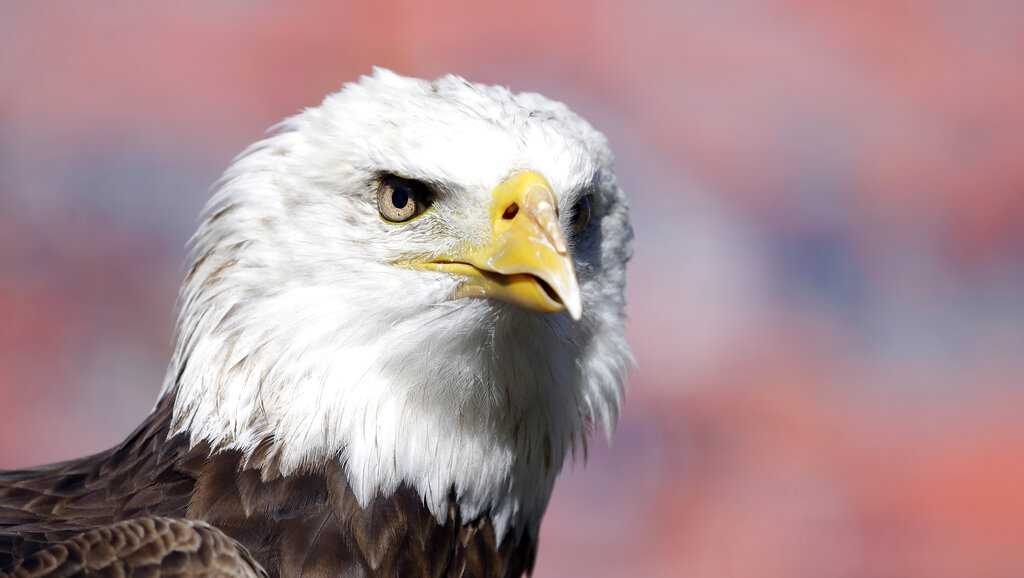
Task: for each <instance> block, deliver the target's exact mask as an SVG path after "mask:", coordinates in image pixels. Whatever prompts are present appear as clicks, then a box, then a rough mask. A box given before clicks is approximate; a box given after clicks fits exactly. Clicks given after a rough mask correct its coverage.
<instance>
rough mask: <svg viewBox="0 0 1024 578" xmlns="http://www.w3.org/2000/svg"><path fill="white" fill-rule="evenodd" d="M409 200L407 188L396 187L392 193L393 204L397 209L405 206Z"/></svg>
mask: <svg viewBox="0 0 1024 578" xmlns="http://www.w3.org/2000/svg"><path fill="white" fill-rule="evenodd" d="M408 202H409V191H407V190H405V189H395V190H394V191H393V192H392V193H391V204H392V205H394V206H395V208H396V209H402V208H405V205H406V204H407V203H408Z"/></svg>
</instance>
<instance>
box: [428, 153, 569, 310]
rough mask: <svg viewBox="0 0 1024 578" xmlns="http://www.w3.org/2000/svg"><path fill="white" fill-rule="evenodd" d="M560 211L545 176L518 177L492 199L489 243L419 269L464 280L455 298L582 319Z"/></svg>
mask: <svg viewBox="0 0 1024 578" xmlns="http://www.w3.org/2000/svg"><path fill="white" fill-rule="evenodd" d="M556 207H557V205H556V202H555V195H554V193H553V192H552V191H551V186H550V185H549V184H548V182H547V180H546V179H545V178H544V177H543V176H541V175H540V174H538V173H536V172H533V171H523V172H519V173H516V174H514V175H512V176H511V177H509V178H508V179H506V180H505V181H504V182H502V183H501V184H499V185H498V186H497V187H495V189H494V191H493V193H492V200H491V207H490V220H491V238H490V240H489V241H488V242H486V243H484V244H483V245H479V246H467V247H464V248H462V249H460V250H459V251H457V253H458V254H452V255H445V256H444V257H442V258H440V259H435V260H433V261H430V262H428V263H422V264H419V265H418V267H420V268H423V269H430V270H434V271H445V272H448V273H454V274H458V275H461V276H463V277H464V278H465V279H464V281H463V282H462V284H461V285H460V286H459V288H458V290H457V291H456V294H455V295H454V297H456V298H458V297H476V298H490V299H500V300H502V301H507V302H509V303H514V304H516V305H519V306H520V307H525V308H527V309H532V310H534V311H542V312H545V313H554V312H557V311H562V310H568V311H569V315H571V316H572V318H573V319H579V318H580V313H581V312H582V305H581V303H580V288H579V284H578V283H577V282H576V271H575V269H574V268H573V263H572V256H571V255H570V254H569V247H568V244H567V243H566V240H565V235H564V234H563V233H562V229H561V227H560V226H559V224H558V213H557V209H556Z"/></svg>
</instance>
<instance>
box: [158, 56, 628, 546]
mask: <svg viewBox="0 0 1024 578" xmlns="http://www.w3.org/2000/svg"><path fill="white" fill-rule="evenodd" d="M522 169H531V170H534V171H537V172H539V173H541V174H543V175H544V176H545V177H546V178H547V179H548V181H549V182H550V183H551V186H552V189H553V190H554V192H555V194H556V197H557V200H558V205H559V208H560V214H561V215H562V216H563V217H562V220H563V226H567V223H566V222H565V221H566V219H567V217H566V215H568V214H569V213H570V210H569V209H570V208H571V207H572V206H573V204H574V203H575V202H576V200H577V198H578V196H579V195H580V194H583V192H587V193H590V194H593V195H594V196H595V203H594V217H593V221H592V223H591V225H590V226H589V227H588V229H587V230H586V231H584V233H583V234H582V235H581V236H580V237H579V238H578V239H575V240H574V247H573V257H574V259H575V263H576V270H577V276H578V279H579V283H580V289H581V294H582V300H583V317H582V319H581V320H580V321H578V322H574V321H573V320H572V319H571V318H570V317H569V315H568V314H566V313H564V312H563V313H558V314H542V313H536V312H531V311H526V310H522V309H519V308H517V307H515V306H512V305H509V304H507V303H504V302H496V301H490V300H480V299H459V300H450V299H449V296H450V295H451V294H452V291H453V289H454V287H455V285H456V284H457V282H458V281H457V280H456V279H455V278H453V277H452V276H450V275H448V274H446V273H441V272H429V271H421V270H412V269H408V268H401V267H396V266H394V265H393V263H395V262H397V261H401V260H406V259H410V258H414V257H424V256H431V255H439V254H441V253H442V252H443V251H445V250H447V249H449V248H451V247H453V246H455V245H456V244H458V243H459V242H462V241H465V240H472V239H478V238H484V237H486V236H487V235H488V233H489V230H490V229H489V223H488V216H487V215H488V203H489V197H490V191H491V190H492V189H493V188H494V187H495V186H496V185H497V184H498V183H499V182H501V181H502V179H504V178H505V177H507V176H508V175H510V174H511V173H513V172H514V171H517V170H522ZM382 171H388V172H394V173H400V174H402V175H403V176H408V177H413V178H419V179H423V180H426V181H429V182H433V183H443V184H444V187H445V188H446V190H447V193H446V194H445V195H443V197H442V198H439V199H437V201H436V203H435V208H436V210H433V211H430V212H429V214H425V215H424V216H423V217H422V218H419V219H416V220H415V221H413V222H410V223H407V224H403V225H395V224H392V223H387V222H385V221H384V220H382V219H381V218H380V216H379V215H378V211H377V206H376V201H375V179H376V178H377V175H379V174H380V173H381V172H382ZM631 237H632V231H631V228H630V225H629V218H628V209H627V204H626V199H625V197H624V195H623V193H622V191H621V190H620V189H619V188H618V186H617V184H616V181H615V177H614V174H613V172H612V167H611V154H610V152H609V150H608V147H607V144H606V141H605V139H604V137H603V136H602V135H601V134H600V133H598V132H597V131H596V130H594V129H593V128H592V127H591V126H590V125H589V124H587V123H586V122H585V121H584V120H582V119H581V118H579V117H578V116H576V115H575V114H573V113H572V112H571V111H570V110H569V109H568V108H566V107H565V106H564V105H562V104H560V103H556V102H552V101H550V100H547V99H545V98H544V97H542V96H540V95H537V94H528V93H523V94H513V93H511V92H509V91H508V90H507V89H505V88H500V87H492V86H483V85H478V84H471V83H469V82H467V81H465V80H463V79H461V78H459V77H456V76H447V77H444V78H441V79H438V80H436V81H433V82H428V81H424V80H419V79H413V78H405V77H401V76H398V75H396V74H394V73H391V72H389V71H386V70H381V69H376V70H375V72H374V74H373V75H372V76H369V77H363V78H361V79H360V81H359V82H358V83H354V84H349V85H346V86H345V87H344V88H343V89H342V90H341V91H339V92H337V93H334V94H332V95H330V96H328V97H327V98H326V99H325V100H324V102H323V103H322V104H321V105H320V106H318V107H315V108H310V109H307V110H305V111H304V112H302V113H300V114H298V115H296V116H294V117H292V118H290V119H288V120H286V121H284V122H283V123H281V124H280V125H279V126H278V127H277V130H276V132H275V133H274V134H273V135H272V136H270V137H269V138H267V139H265V140H263V141H261V142H258V143H256V144H254V145H252V146H251V147H249V148H248V149H247V150H246V151H245V152H244V153H242V154H241V155H240V156H239V157H238V158H237V159H236V160H235V162H234V163H233V164H232V166H231V167H230V168H229V169H228V170H227V171H226V173H225V174H224V177H223V178H222V179H221V180H220V181H219V183H218V184H217V185H216V193H215V194H214V196H213V198H212V199H211V201H210V203H209V205H208V206H207V209H206V212H205V218H204V221H203V223H202V225H201V226H200V228H199V231H198V232H197V233H196V235H195V237H194V238H193V252H192V257H191V259H192V264H191V268H190V273H189V275H188V277H187V279H186V281H185V284H184V286H183V288H182V291H181V295H180V304H179V307H180V312H179V318H178V331H177V341H176V346H175V352H174V357H173V359H172V361H171V365H170V368H169V371H168V377H167V381H166V383H165V385H164V394H168V393H170V392H173V393H174V395H175V396H176V398H175V407H174V420H175V421H174V424H175V425H174V428H175V430H174V431H175V432H187V434H188V435H189V436H191V440H192V442H193V443H199V442H203V441H205V442H209V443H210V444H212V445H213V447H214V448H217V449H227V448H230V449H237V450H240V451H242V452H243V453H245V454H247V455H252V454H253V452H255V451H256V449H257V447H259V446H260V445H261V444H263V446H264V449H266V447H265V446H266V445H267V444H270V448H271V449H270V455H272V456H273V459H272V463H268V464H266V465H265V466H264V467H267V468H274V469H275V470H276V471H275V472H273V475H276V474H288V473H291V472H294V471H297V470H301V469H303V468H316V467H317V465H318V464H323V463H324V462H325V461H326V460H340V461H341V462H343V463H344V464H345V466H346V471H347V474H348V477H349V482H350V485H351V487H352V489H353V491H354V492H355V495H356V497H357V498H358V499H359V500H360V502H361V503H362V504H364V505H365V504H367V503H368V502H369V501H370V500H371V499H372V498H374V497H375V496H376V495H379V494H388V493H390V492H392V491H394V490H395V489H396V488H397V487H398V486H399V485H400V484H406V485H408V486H410V487H413V488H415V489H416V490H417V491H418V492H419V493H420V495H421V496H422V497H423V499H424V500H425V502H426V504H427V506H428V507H429V508H430V510H431V511H432V512H433V513H434V514H435V516H437V517H438V519H443V518H444V516H445V515H446V514H447V499H448V496H449V494H450V492H451V491H452V490H454V492H455V493H456V494H457V496H458V500H459V504H460V507H461V508H462V514H463V516H464V517H470V518H471V517H474V516H477V515H479V514H481V513H489V514H490V515H491V516H492V517H493V519H494V521H495V526H496V530H497V531H498V533H499V535H500V534H503V533H504V531H505V529H506V528H508V527H510V526H515V527H516V528H518V529H520V530H521V529H524V528H530V529H533V530H535V529H536V526H537V524H538V523H539V520H540V517H541V515H542V514H543V511H544V509H545V507H546V505H547V501H548V497H549V495H550V492H551V488H552V484H553V483H554V479H555V477H556V476H557V474H558V472H559V470H560V469H561V466H562V463H563V460H564V458H565V457H566V454H567V453H569V452H571V451H573V450H574V449H575V446H576V444H582V443H585V438H586V436H587V434H588V433H589V428H590V424H592V423H593V422H600V423H601V424H602V425H603V426H604V428H605V430H606V431H608V432H610V431H611V429H612V427H613V426H614V422H615V420H616V417H617V414H618V409H619V403H620V399H621V392H622V384H623V379H624V374H625V370H626V367H627V365H628V363H629V358H630V354H629V350H628V347H627V345H626V342H625V337H624V332H623V323H624V313H623V306H624V302H623V288H624V283H625V266H626V261H627V260H628V258H629V254H630V248H629V245H630V240H631ZM499 539H500V538H499Z"/></svg>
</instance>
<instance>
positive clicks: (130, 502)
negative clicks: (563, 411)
mask: <svg viewBox="0 0 1024 578" xmlns="http://www.w3.org/2000/svg"><path fill="white" fill-rule="evenodd" d="M172 404H173V398H172V397H171V396H167V397H165V398H164V399H163V400H162V401H161V402H160V404H159V405H158V407H157V408H156V410H155V411H154V413H153V414H152V415H150V416H149V418H147V420H146V421H145V422H144V423H143V424H142V426H140V427H139V428H138V429H137V430H136V431H135V432H133V433H132V434H131V436H129V438H128V439H127V440H125V441H124V443H122V444H120V445H119V446H117V447H115V448H113V449H111V450H109V451H106V452H103V453H100V454H96V455H94V456H90V457H87V458H82V459H79V460H74V461H70V462H65V463H62V464H55V465H51V466H46V467H43V468H38V469H34V470H21V471H13V472H0V572H3V571H5V570H8V571H10V570H11V569H12V568H20V569H21V570H19V571H25V572H27V570H25V568H26V566H25V565H26V564H30V562H29V561H30V560H37V558H36V556H37V555H38V556H40V557H42V558H39V559H38V561H37V562H31V564H43V563H44V562H46V563H48V564H57V565H58V566H59V567H60V568H61V570H59V571H58V570H57V569H56V568H57V566H54V570H52V571H51V572H50V573H49V574H48V576H51V577H53V578H56V576H58V575H60V576H65V575H69V572H70V571H68V568H72V567H73V566H69V565H68V564H78V563H82V564H84V563H85V562H83V561H80V560H78V559H77V558H76V557H75V556H78V555H79V554H77V552H78V550H75V549H74V548H79V549H80V548H82V547H84V546H86V545H89V544H94V543H95V544H98V545H100V546H99V547H100V548H101V549H102V550H103V551H106V550H107V548H108V547H107V546H103V545H102V544H104V542H103V541H102V540H101V541H99V542H89V540H96V539H97V538H95V536H97V535H98V534H97V532H100V533H102V532H110V531H111V528H115V527H119V528H120V527H122V526H119V523H122V522H124V521H125V520H128V522H124V523H126V524H127V526H123V528H125V530H123V531H125V532H127V531H128V529H130V528H133V527H135V525H137V524H139V523H141V522H137V521H134V520H133V519H149V520H161V519H166V518H171V519H176V521H173V523H172V522H167V521H164V522H160V523H161V524H164V523H172V526H174V527H177V525H180V524H188V523H192V522H190V521H203V522H205V523H207V524H210V526H196V527H195V528H199V529H194V530H193V531H195V532H199V533H200V534H202V533H203V532H211V531H217V532H218V535H219V536H220V537H222V538H224V539H230V540H234V541H236V542H237V544H241V545H242V546H243V547H244V550H242V551H241V553H239V554H238V555H239V556H248V554H247V553H246V552H248V553H251V555H252V558H253V559H254V560H255V561H256V562H257V563H258V564H259V565H261V566H262V567H263V568H265V569H266V570H267V572H268V574H269V575H270V576H273V577H275V578H277V577H281V578H335V577H337V576H363V577H366V578H374V577H388V578H393V577H395V576H401V577H402V578H418V577H423V578H441V577H444V578H454V577H458V578H516V577H519V576H522V575H523V574H524V573H526V572H529V571H530V569H531V568H532V566H533V560H534V557H535V553H536V541H535V538H534V537H533V536H531V535H530V534H529V533H522V534H516V535H515V536H511V535H510V536H508V537H506V538H505V539H504V540H503V541H502V542H501V543H500V544H499V543H497V541H496V540H495V536H494V528H493V526H492V523H491V520H490V518H489V517H487V516H486V515H485V516H482V517H480V518H479V519H475V520H463V519H461V517H460V515H459V508H458V507H457V504H456V499H455V497H454V495H453V496H452V497H451V505H450V507H449V515H448V517H447V519H446V520H444V521H443V522H441V523H439V522H438V521H437V519H436V518H434V516H433V515H432V514H431V513H430V512H429V511H428V510H427V508H426V506H425V505H424V503H423V500H422V499H421V498H420V497H419V495H417V493H416V492H415V491H414V490H412V489H411V488H408V487H404V486H403V487H400V488H398V490H397V491H396V492H395V493H394V494H392V495H391V496H387V497H380V498H377V499H376V500H374V501H373V502H372V503H370V504H369V505H368V506H367V507H365V508H363V507H361V506H360V505H359V503H358V501H357V500H356V499H355V495H354V494H353V493H352V490H351V488H349V486H348V483H347V480H346V476H345V473H344V469H343V467H342V466H341V465H340V464H339V463H337V462H331V463H328V464H324V465H322V466H321V467H319V468H317V469H315V470H313V471H308V472H299V473H296V474H293V475H289V476H283V477H282V476H278V477H268V476H267V473H268V472H271V471H274V468H273V467H272V466H268V464H272V461H273V456H271V455H259V454H258V455H257V456H254V457H253V458H252V459H250V460H243V458H242V456H241V454H239V453H238V452H235V451H218V452H215V453H211V451H210V448H209V447H207V446H204V445H199V446H196V447H189V444H188V441H187V438H186V437H185V436H181V435H179V436H174V437H168V433H169V425H170V418H171V407H172ZM147 523H156V522H147ZM214 528H216V530H214ZM168 531H170V532H173V530H168ZM221 532H222V533H223V534H221ZM164 535H169V534H167V533H166V531H162V532H158V533H156V534H153V536H164ZM210 539H211V540H214V538H210ZM82 540H85V541H86V542H81V541H82ZM80 542H81V544H80ZM211 543H213V542H211ZM69 544H71V545H76V544H77V546H73V547H72V546H69ZM68 548H71V549H68ZM61 552H66V558H65V559H62V560H63V561H61V562H60V563H59V564H58V563H57V562H53V561H54V560H58V559H60V556H61V555H62V554H61ZM94 555H98V554H90V556H94ZM178 557H179V556H178V555H177V554H175V555H174V557H173V558H168V560H172V559H177V558H178ZM76 560H78V561H76ZM161 564H162V563H161ZM168 564H171V562H168ZM133 567H134V566H133ZM138 567H139V568H143V569H144V570H139V572H141V573H145V572H151V571H152V570H153V568H155V566H154V565H153V564H148V563H147V564H143V565H140V566H138ZM190 567H191V566H190ZM109 568H110V569H112V570H111V572H112V573H113V574H117V573H118V572H119V571H118V570H113V569H115V568H120V566H117V565H112V566H109ZM76 572H77V571H76ZM76 572H70V573H71V574H73V573H76ZM167 572H168V574H167V575H170V570H168V571H167ZM78 573H80V572H78ZM29 574H32V573H31V572H29ZM113 574H112V575H113ZM182 575H184V574H182Z"/></svg>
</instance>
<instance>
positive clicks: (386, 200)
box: [377, 175, 431, 223]
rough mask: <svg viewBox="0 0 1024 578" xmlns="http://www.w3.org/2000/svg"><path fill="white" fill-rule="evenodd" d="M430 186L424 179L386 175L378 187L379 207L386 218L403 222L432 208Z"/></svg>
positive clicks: (381, 214) (394, 221)
mask: <svg viewBox="0 0 1024 578" xmlns="http://www.w3.org/2000/svg"><path fill="white" fill-rule="evenodd" d="M430 202H431V194H430V187H428V186H427V184H426V183H424V182H422V181H417V180H413V179H404V178H402V177H399V176H395V175H384V176H382V177H381V178H380V184H379V185H378V187H377V209H378V210H379V211H380V216H381V217H384V220H386V221H390V222H392V223H403V222H405V221H408V220H410V219H412V218H413V217H416V216H418V215H420V214H422V213H423V211H426V210H427V209H428V208H430Z"/></svg>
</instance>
